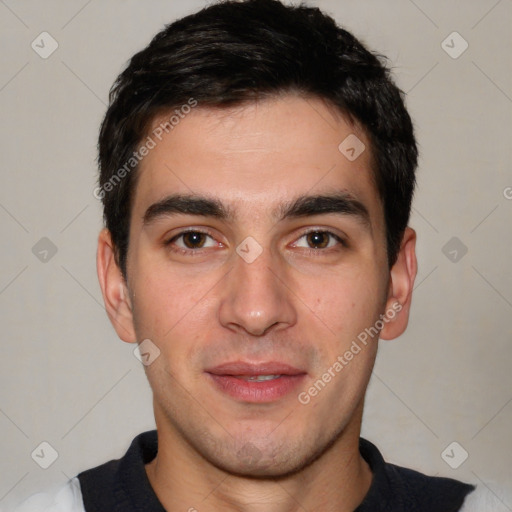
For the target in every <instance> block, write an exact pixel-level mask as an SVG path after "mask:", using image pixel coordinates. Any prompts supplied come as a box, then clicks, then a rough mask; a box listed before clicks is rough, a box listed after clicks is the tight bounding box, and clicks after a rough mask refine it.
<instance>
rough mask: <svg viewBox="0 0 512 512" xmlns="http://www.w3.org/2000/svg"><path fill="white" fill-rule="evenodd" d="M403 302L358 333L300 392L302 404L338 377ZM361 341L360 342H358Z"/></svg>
mask: <svg viewBox="0 0 512 512" xmlns="http://www.w3.org/2000/svg"><path fill="white" fill-rule="evenodd" d="M402 308H403V306H402V304H400V303H399V302H395V303H393V305H392V306H391V308H389V309H388V310H387V311H386V312H385V313H384V314H383V315H382V314H381V315H380V316H379V320H377V321H376V322H375V323H374V324H373V325H372V326H371V327H367V328H366V329H365V330H364V331H361V332H360V333H359V334H358V335H357V339H356V340H353V341H352V344H351V345H350V348H349V349H348V350H346V351H345V352H344V353H343V355H339V356H338V357H337V359H336V361H335V362H334V363H333V364H332V365H331V366H329V368H328V369H327V371H326V372H325V373H323V374H322V376H321V377H320V378H319V379H318V380H316V381H315V383H314V384H313V385H312V386H311V387H310V388H308V390H307V391H302V392H301V393H299V394H298V396H297V398H298V400H299V402H300V403H301V404H302V405H307V404H309V402H311V398H312V397H315V396H317V395H318V394H319V393H320V391H322V390H323V389H324V388H325V386H326V385H327V384H328V383H329V382H331V380H332V379H333V378H334V377H336V375H337V374H338V373H340V372H341V370H343V368H345V367H346V366H348V364H349V363H350V361H352V359H354V356H356V355H357V354H359V353H360V352H361V350H362V348H363V347H361V346H360V345H359V343H361V344H362V345H363V346H364V347H365V346H366V345H368V341H370V340H372V339H373V338H375V336H378V334H379V333H380V331H381V330H382V329H383V328H384V325H386V324H387V323H388V322H391V321H392V320H393V319H394V318H395V317H396V315H397V314H398V313H399V312H400V311H402ZM358 341H359V343H358Z"/></svg>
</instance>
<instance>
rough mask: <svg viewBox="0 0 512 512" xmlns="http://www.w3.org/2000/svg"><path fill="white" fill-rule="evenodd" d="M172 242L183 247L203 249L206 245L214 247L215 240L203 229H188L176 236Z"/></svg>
mask: <svg viewBox="0 0 512 512" xmlns="http://www.w3.org/2000/svg"><path fill="white" fill-rule="evenodd" d="M171 242H173V243H174V244H176V245H177V246H178V247H180V248H181V249H203V248H205V247H214V246H215V240H214V239H213V238H212V237H211V236H210V235H208V234H207V233H203V232H202V231H187V232H185V233H181V234H180V235H177V236H175V237H174V238H173V239H172V240H171Z"/></svg>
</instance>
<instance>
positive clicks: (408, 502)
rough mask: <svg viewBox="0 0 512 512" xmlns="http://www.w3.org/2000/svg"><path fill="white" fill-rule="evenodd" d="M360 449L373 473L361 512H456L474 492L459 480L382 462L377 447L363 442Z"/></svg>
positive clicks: (472, 488)
mask: <svg viewBox="0 0 512 512" xmlns="http://www.w3.org/2000/svg"><path fill="white" fill-rule="evenodd" d="M359 449H360V452H361V455H362V456H363V458H364V459H365V460H366V462H367V463H368V464H369V466H370V468H371V470H372V472H373V481H372V485H371V486H370V489H369V491H368V494H367V496H366V498H365V500H364V502H363V505H364V507H362V508H361V509H360V510H361V512H363V511H364V512H365V511H366V510H372V511H374V510H386V511H388V510H389V511H393V512H397V511H400V512H409V511H415V512H438V511H439V512H441V511H442V512H455V511H459V510H461V507H462V505H463V503H464V500H465V498H466V497H467V496H468V495H470V494H471V493H472V492H474V489H475V486H473V485H470V484H467V483H464V482H460V481H459V480H454V479H452V478H444V477H438V476H428V475H425V474H423V473H420V472H418V471H415V470H413V469H409V468H404V467H401V466H397V465H395V464H390V463H388V462H385V461H384V459H383V457H382V455H381V453H380V452H379V450H378V449H377V447H376V446H375V445H373V444H372V443H370V442H369V441H366V440H365V439H362V438H361V439H360V445H359ZM468 512H469V511H468Z"/></svg>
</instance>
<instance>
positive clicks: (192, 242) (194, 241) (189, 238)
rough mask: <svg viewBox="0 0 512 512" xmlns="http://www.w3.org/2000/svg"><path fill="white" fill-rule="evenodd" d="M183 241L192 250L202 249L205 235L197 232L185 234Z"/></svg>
mask: <svg viewBox="0 0 512 512" xmlns="http://www.w3.org/2000/svg"><path fill="white" fill-rule="evenodd" d="M183 241H184V242H185V245H186V246H187V247H188V248H190V249H194V248H197V247H201V246H202V245H203V243H204V234H203V233H197V232H191V233H185V235H184V237H183Z"/></svg>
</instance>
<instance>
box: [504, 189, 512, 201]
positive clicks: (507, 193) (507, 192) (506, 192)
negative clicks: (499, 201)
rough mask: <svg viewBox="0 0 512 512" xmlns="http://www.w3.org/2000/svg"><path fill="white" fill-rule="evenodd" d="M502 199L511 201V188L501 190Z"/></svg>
mask: <svg viewBox="0 0 512 512" xmlns="http://www.w3.org/2000/svg"><path fill="white" fill-rule="evenodd" d="M503 197H505V199H512V187H505V188H504V189H503Z"/></svg>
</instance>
